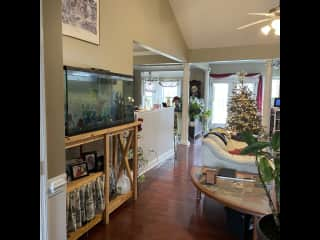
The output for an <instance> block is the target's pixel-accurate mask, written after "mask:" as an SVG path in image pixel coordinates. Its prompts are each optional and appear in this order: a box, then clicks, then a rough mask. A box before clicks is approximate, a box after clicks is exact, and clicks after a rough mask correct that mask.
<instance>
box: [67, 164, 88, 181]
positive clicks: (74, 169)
mask: <svg viewBox="0 0 320 240" xmlns="http://www.w3.org/2000/svg"><path fill="white" fill-rule="evenodd" d="M70 169H71V178H72V180H76V179H79V178H82V177H85V176H88V175H89V171H88V165H87V163H86V162H82V163H78V164H74V165H71V166H70Z"/></svg>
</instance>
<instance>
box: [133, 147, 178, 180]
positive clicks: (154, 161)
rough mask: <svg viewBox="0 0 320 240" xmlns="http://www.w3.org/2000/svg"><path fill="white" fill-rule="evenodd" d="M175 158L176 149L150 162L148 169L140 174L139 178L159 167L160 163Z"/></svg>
mask: <svg viewBox="0 0 320 240" xmlns="http://www.w3.org/2000/svg"><path fill="white" fill-rule="evenodd" d="M171 157H174V149H171V150H169V151H167V152H165V153H163V154H161V155H160V156H158V158H154V159H153V160H151V161H148V164H147V165H146V167H145V168H144V169H143V170H142V171H141V172H140V173H139V174H138V176H141V175H142V174H144V173H146V172H148V171H149V170H151V169H152V168H154V167H156V166H158V165H159V164H160V163H162V162H163V161H164V160H167V159H168V158H171Z"/></svg>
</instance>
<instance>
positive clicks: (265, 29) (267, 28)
mask: <svg viewBox="0 0 320 240" xmlns="http://www.w3.org/2000/svg"><path fill="white" fill-rule="evenodd" d="M270 30H271V27H270V26H269V25H266V26H264V27H262V28H261V32H262V33H263V34H264V35H268V34H269V32H270Z"/></svg>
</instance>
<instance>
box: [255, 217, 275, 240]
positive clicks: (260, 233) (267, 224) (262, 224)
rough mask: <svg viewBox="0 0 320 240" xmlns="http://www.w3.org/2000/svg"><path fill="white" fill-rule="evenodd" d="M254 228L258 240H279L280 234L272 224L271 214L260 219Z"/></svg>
mask: <svg viewBox="0 0 320 240" xmlns="http://www.w3.org/2000/svg"><path fill="white" fill-rule="evenodd" d="M279 218H280V215H279ZM256 228H257V237H258V240H280V232H279V231H278V229H277V227H276V225H275V223H274V219H273V215H272V214H268V215H265V216H263V217H262V218H260V220H259V221H258V223H257V226H256Z"/></svg>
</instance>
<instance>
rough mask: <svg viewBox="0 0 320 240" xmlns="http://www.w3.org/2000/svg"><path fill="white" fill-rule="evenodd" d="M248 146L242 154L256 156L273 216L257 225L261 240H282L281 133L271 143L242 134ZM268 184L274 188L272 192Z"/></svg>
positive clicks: (260, 177) (250, 134) (251, 135)
mask: <svg viewBox="0 0 320 240" xmlns="http://www.w3.org/2000/svg"><path fill="white" fill-rule="evenodd" d="M241 137H242V139H243V140H244V141H245V142H246V143H247V144H248V146H247V147H246V148H244V149H243V150H242V151H241V154H254V155H255V156H256V165H257V169H258V175H259V180H260V182H261V184H262V186H263V188H264V190H265V193H266V196H267V198H268V201H269V206H270V209H271V212H272V213H271V214H269V215H266V216H264V217H262V218H261V219H260V220H259V221H258V223H257V234H258V238H259V239H263V240H268V239H270V240H271V239H280V132H276V133H275V134H273V136H272V138H271V140H270V141H258V139H257V137H255V136H254V135H253V134H252V133H250V132H244V133H242V134H241ZM268 184H269V186H270V184H271V186H272V188H271V190H270V189H269V188H268Z"/></svg>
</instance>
